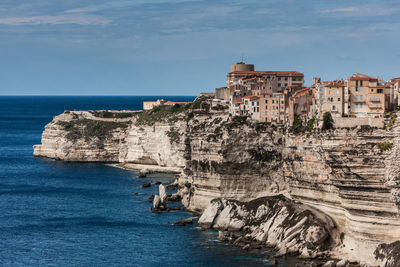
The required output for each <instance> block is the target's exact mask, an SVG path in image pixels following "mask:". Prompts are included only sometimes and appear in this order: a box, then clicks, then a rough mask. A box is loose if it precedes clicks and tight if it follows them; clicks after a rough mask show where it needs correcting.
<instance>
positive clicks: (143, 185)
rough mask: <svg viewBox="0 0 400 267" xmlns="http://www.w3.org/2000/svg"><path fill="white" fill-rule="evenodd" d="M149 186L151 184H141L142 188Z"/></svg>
mask: <svg viewBox="0 0 400 267" xmlns="http://www.w3.org/2000/svg"><path fill="white" fill-rule="evenodd" d="M150 186H151V183H144V184H142V188H145V187H150Z"/></svg>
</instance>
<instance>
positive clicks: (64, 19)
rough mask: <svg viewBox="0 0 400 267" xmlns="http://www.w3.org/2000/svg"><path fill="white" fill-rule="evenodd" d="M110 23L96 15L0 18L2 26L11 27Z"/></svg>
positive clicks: (108, 20)
mask: <svg viewBox="0 0 400 267" xmlns="http://www.w3.org/2000/svg"><path fill="white" fill-rule="evenodd" d="M110 22H111V20H110V19H107V18H104V17H100V16H94V15H55V16H31V17H8V18H0V24H3V25H11V26H21V25H42V24H54V25H59V24H78V25H107V24H109V23H110Z"/></svg>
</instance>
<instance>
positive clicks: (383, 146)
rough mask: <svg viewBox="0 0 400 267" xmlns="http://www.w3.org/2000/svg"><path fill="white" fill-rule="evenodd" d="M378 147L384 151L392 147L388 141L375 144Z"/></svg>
mask: <svg viewBox="0 0 400 267" xmlns="http://www.w3.org/2000/svg"><path fill="white" fill-rule="evenodd" d="M377 146H378V148H379V149H380V150H381V152H385V151H387V150H390V149H392V147H393V143H390V142H383V143H379V144H377Z"/></svg>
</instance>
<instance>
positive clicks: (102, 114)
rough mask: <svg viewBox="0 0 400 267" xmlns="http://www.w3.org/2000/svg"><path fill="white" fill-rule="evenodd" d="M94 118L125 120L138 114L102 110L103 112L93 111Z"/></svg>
mask: <svg viewBox="0 0 400 267" xmlns="http://www.w3.org/2000/svg"><path fill="white" fill-rule="evenodd" d="M90 113H92V114H93V115H94V116H96V117H99V118H106V119H111V118H115V119H123V118H130V117H133V116H135V115H136V114H137V112H111V111H108V110H102V111H91V112H90Z"/></svg>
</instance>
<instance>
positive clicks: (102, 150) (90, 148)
mask: <svg viewBox="0 0 400 267" xmlns="http://www.w3.org/2000/svg"><path fill="white" fill-rule="evenodd" d="M99 113H100V112H98V111H66V112H64V113H63V114H61V115H59V116H56V117H54V119H53V121H51V122H50V123H49V124H47V125H46V127H45V130H44V132H43V134H42V142H41V144H40V145H35V146H34V155H35V156H40V157H48V158H54V159H61V160H64V161H83V162H118V163H120V164H121V166H127V167H130V168H134V169H138V170H139V172H138V173H139V175H140V176H142V177H144V176H145V175H146V174H147V173H149V172H150V171H151V170H152V169H155V170H156V171H160V170H163V167H165V170H166V171H176V170H180V169H182V168H183V167H184V165H185V161H184V157H183V155H184V153H185V151H184V150H185V147H184V145H183V143H182V142H181V140H180V139H181V137H180V135H181V133H180V132H179V130H178V129H180V128H184V126H185V122H184V121H182V120H177V121H174V122H173V123H171V122H169V121H159V122H154V124H151V125H146V124H139V123H138V118H139V115H137V114H136V112H132V113H129V115H130V116H121V115H120V116H119V117H122V118H118V117H117V118H115V117H114V118H103V117H99V116H98V114H99ZM109 113H111V114H120V113H121V112H114V113H112V112H109ZM125 113H126V112H125ZM122 114H124V113H122ZM170 136H172V137H173V138H174V139H171V137H170ZM153 166H154V167H153Z"/></svg>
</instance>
